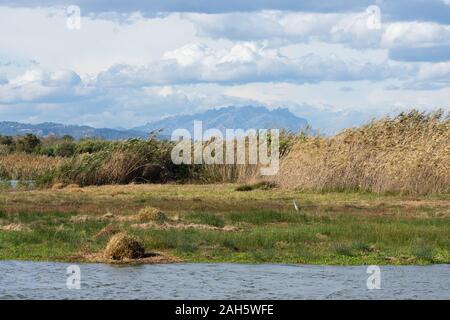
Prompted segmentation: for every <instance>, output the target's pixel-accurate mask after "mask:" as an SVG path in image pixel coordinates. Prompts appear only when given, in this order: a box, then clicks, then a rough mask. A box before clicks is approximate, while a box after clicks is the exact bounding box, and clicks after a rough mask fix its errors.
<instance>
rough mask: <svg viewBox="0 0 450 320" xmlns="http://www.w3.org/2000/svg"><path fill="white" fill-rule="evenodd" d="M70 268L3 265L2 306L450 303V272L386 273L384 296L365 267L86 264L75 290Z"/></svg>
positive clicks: (392, 269) (441, 268)
mask: <svg viewBox="0 0 450 320" xmlns="http://www.w3.org/2000/svg"><path fill="white" fill-rule="evenodd" d="M69 265H70V264H67V263H53V262H23V261H0V299H377V298H378V299H450V265H432V266H381V267H380V269H381V289H380V290H368V289H367V285H366V281H367V278H368V277H369V276H370V274H367V273H366V270H367V268H366V267H364V266H355V267H336V266H309V265H308V266H307V265H271V264H262V265H242V264H169V265H140V266H111V265H105V264H78V265H79V267H80V269H81V289H80V290H75V289H72V290H70V289H68V288H67V286H66V281H67V277H68V275H67V274H66V269H67V267H68V266H69Z"/></svg>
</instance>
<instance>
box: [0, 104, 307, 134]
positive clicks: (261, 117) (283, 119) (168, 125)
mask: <svg viewBox="0 0 450 320" xmlns="http://www.w3.org/2000/svg"><path fill="white" fill-rule="evenodd" d="M194 120H197V121H202V122H203V130H207V129H210V128H216V129H219V130H221V131H222V132H224V130H225V129H227V128H229V129H243V130H248V129H252V128H254V129H272V128H277V129H285V130H288V131H293V132H298V131H299V130H303V129H305V128H307V126H308V122H307V121H306V120H305V119H302V118H299V117H297V116H295V115H294V114H292V113H291V112H290V111H289V110H288V109H281V108H280V109H275V110H268V109H266V108H264V107H254V106H246V107H225V108H220V109H212V110H208V111H205V112H202V113H196V114H192V115H179V116H172V117H168V118H164V119H161V120H158V121H153V122H149V123H147V124H145V125H143V126H138V127H135V128H132V129H110V128H93V127H90V126H84V125H65V124H59V123H53V122H44V123H39V124H25V123H19V122H12V121H0V134H1V135H24V134H27V133H32V134H35V135H37V136H41V137H45V136H50V135H56V136H64V135H70V136H72V137H74V138H75V139H81V138H86V137H97V138H101V139H107V140H123V139H129V138H144V139H145V138H147V137H148V135H149V133H150V132H154V131H159V130H160V132H159V134H158V136H159V137H160V138H169V137H170V135H171V133H172V131H173V130H175V129H187V130H189V131H190V132H193V123H194Z"/></svg>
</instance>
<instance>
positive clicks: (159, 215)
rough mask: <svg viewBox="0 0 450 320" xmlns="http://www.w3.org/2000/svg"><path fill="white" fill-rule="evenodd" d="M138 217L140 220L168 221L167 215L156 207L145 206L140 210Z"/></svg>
mask: <svg viewBox="0 0 450 320" xmlns="http://www.w3.org/2000/svg"><path fill="white" fill-rule="evenodd" d="M138 219H139V220H140V221H166V220H167V215H166V214H165V213H164V212H162V211H161V210H159V209H157V208H154V207H145V208H142V209H141V210H139V212H138Z"/></svg>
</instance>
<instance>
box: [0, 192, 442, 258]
mask: <svg viewBox="0 0 450 320" xmlns="http://www.w3.org/2000/svg"><path fill="white" fill-rule="evenodd" d="M293 199H295V200H296V201H297V202H298V203H299V204H300V205H301V208H302V212H301V213H298V212H296V211H295V210H294V209H293V206H292V200H293ZM149 206H150V207H155V208H158V209H160V210H161V211H163V212H164V213H165V214H166V215H167V217H168V220H167V221H168V222H165V224H173V225H188V224H195V225H196V226H197V225H200V226H210V227H214V228H213V229H211V228H190V229H183V228H170V229H164V228H157V227H152V228H149V229H139V228H135V227H134V226H133V225H134V224H135V223H139V221H133V220H127V219H122V220H119V219H118V220H114V219H113V220H107V221H105V220H102V219H99V218H100V217H102V216H103V215H104V214H105V213H107V212H110V213H112V214H113V215H115V216H121V217H122V216H125V217H133V216H138V212H139V210H140V209H142V208H145V207H149ZM449 206H450V197H449V195H445V194H441V195H429V196H414V197H413V196H408V195H399V194H389V195H378V194H372V193H368V192H365V193H358V192H343V193H340V192H329V193H325V192H324V193H301V192H298V191H295V190H288V191H286V190H281V189H279V188H272V189H270V190H266V189H261V188H256V189H253V190H250V191H247V192H240V191H236V185H234V184H222V185H175V184H166V185H127V186H102V187H86V188H77V189H61V190H11V189H5V190H3V191H2V192H1V193H0V259H22V260H55V261H72V260H74V259H79V258H75V256H76V255H77V254H78V253H80V252H85V253H94V252H99V251H101V250H103V249H104V248H105V246H106V243H107V241H108V237H96V235H97V233H98V232H99V231H100V230H102V229H103V228H105V227H106V226H108V225H111V226H113V227H114V228H116V229H118V230H122V231H126V232H128V233H130V234H131V235H134V236H136V237H138V238H139V239H141V240H142V241H143V243H144V245H145V247H146V248H147V249H148V250H156V251H160V252H165V253H168V254H171V255H173V256H175V257H178V258H180V259H181V260H183V261H187V262H240V263H269V262H270V263H308V264H334V265H355V264H379V265H382V264H429V263H450V232H449V230H450V210H449ZM77 215H87V216H88V217H90V218H91V219H88V220H87V221H84V222H80V221H78V222H77V221H76V220H73V217H74V216H77ZM71 219H72V220H71ZM13 223H14V224H21V225H23V226H26V227H27V228H28V231H27V230H26V229H24V230H22V231H10V230H8V231H7V230H2V229H1V226H6V225H9V224H13ZM227 226H233V227H235V228H236V229H237V230H236V231H223V230H220V228H223V227H227ZM30 230H31V231H30Z"/></svg>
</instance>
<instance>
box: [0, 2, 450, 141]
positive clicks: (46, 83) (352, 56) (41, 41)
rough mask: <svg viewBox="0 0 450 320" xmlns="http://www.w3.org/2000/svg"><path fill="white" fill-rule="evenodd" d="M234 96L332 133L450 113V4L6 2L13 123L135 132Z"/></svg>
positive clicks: (2, 89) (4, 71) (0, 110)
mask: <svg viewBox="0 0 450 320" xmlns="http://www.w3.org/2000/svg"><path fill="white" fill-rule="evenodd" d="M78 12H79V16H78ZM78 17H79V18H78ZM230 105H235V106H244V105H257V106H266V107H267V108H269V109H274V108H279V107H283V108H288V109H289V110H290V111H291V112H293V113H294V114H296V115H297V116H300V117H304V118H306V119H307V120H308V121H309V122H310V124H311V125H312V126H313V127H315V128H319V129H320V130H322V132H326V133H333V132H337V131H339V130H341V129H343V128H345V127H349V126H354V125H358V124H360V123H363V122H366V121H368V120H370V119H371V118H372V117H379V116H382V115H385V114H389V115H394V114H396V113H398V112H401V111H404V110H408V109H411V108H413V107H414V108H418V109H420V110H434V109H437V108H444V109H446V110H449V109H450V0H373V1H365V0H358V1H356V0H348V1H332V0H324V1H313V0H306V1H298V0H252V1H242V0H239V1H238V0H227V1H212V0H152V1H118V0H112V1H111V0H110V1H106V0H79V1H74V0H73V1H52V0H45V1H28V0H18V1H17V0H16V1H8V0H6V1H4V0H0V121H5V120H9V121H20V122H26V123H39V122H50V121H51V122H59V123H65V124H84V125H90V126H94V127H110V128H116V127H121V128H132V127H135V126H140V125H143V124H145V123H147V122H149V121H153V120H157V119H160V118H162V117H167V116H172V115H178V114H192V113H196V112H201V111H205V110H208V109H211V108H219V107H224V106H230Z"/></svg>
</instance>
